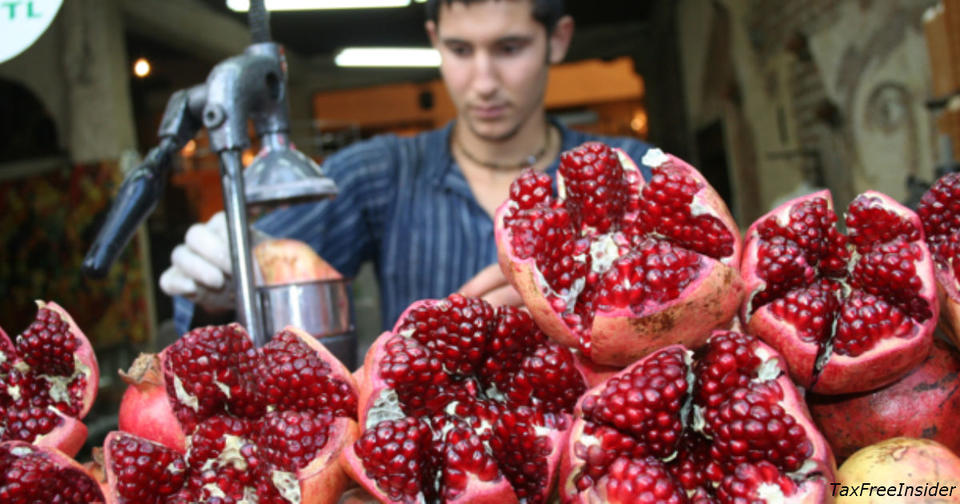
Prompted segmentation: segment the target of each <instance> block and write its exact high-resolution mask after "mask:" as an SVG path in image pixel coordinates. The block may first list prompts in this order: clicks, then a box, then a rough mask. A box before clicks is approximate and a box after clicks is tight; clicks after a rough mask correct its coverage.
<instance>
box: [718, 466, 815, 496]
mask: <svg viewBox="0 0 960 504" xmlns="http://www.w3.org/2000/svg"><path fill="white" fill-rule="evenodd" d="M763 487H766V488H763ZM774 488H775V489H776V490H771V489H774ZM796 489H797V485H796V483H794V481H793V480H791V479H790V478H788V477H786V476H784V475H782V474H781V473H780V472H779V471H778V470H777V468H776V467H774V466H773V465H772V464H770V463H768V462H759V463H756V464H749V463H744V464H740V465H738V466H737V467H736V469H734V471H733V472H732V473H731V474H729V475H727V476H725V477H724V478H723V481H722V482H721V483H720V486H719V487H718V488H717V497H718V498H719V501H720V503H721V504H727V503H730V504H740V503H750V504H752V503H755V502H769V501H768V500H766V499H764V496H770V497H773V498H774V499H776V497H775V496H776V494H777V493H779V494H780V495H782V496H784V497H789V496H792V495H793V494H794V493H795V492H796Z"/></svg>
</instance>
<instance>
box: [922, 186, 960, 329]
mask: <svg viewBox="0 0 960 504" xmlns="http://www.w3.org/2000/svg"><path fill="white" fill-rule="evenodd" d="M958 198H960V173H950V174H947V175H944V176H943V177H940V179H939V180H937V181H936V182H934V184H933V185H932V186H931V187H930V189H929V190H927V192H926V193H925V194H924V195H923V197H922V198H921V199H920V203H919V204H918V205H917V214H919V215H920V221H921V222H923V231H924V233H925V235H926V238H927V245H929V247H930V254H931V255H933V260H934V264H935V265H936V267H935V272H936V273H935V274H936V279H937V287H938V293H939V298H940V309H941V313H940V315H941V319H942V320H941V326H942V327H943V331H944V332H945V333H947V334H948V335H949V336H950V338H951V339H952V340H953V343H954V344H955V345H960V283H958V279H960V259H958V256H960V199H958Z"/></svg>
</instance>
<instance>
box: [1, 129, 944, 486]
mask: <svg viewBox="0 0 960 504" xmlns="http://www.w3.org/2000/svg"><path fill="white" fill-rule="evenodd" d="M640 162H642V163H643V164H645V165H646V166H648V167H649V168H650V169H651V172H652V177H651V178H650V180H644V179H643V177H642V176H641V175H640V173H641V172H640V170H639V169H638V167H637V165H636V164H635V162H634V160H631V159H630V158H629V157H628V156H626V155H625V154H624V153H623V152H621V151H619V150H617V149H612V148H610V147H608V146H606V145H603V144H600V143H587V144H584V145H582V146H580V147H578V148H576V149H573V150H571V151H568V152H564V153H563V154H562V156H561V160H560V166H559V170H558V174H557V180H556V185H554V182H553V181H552V180H551V178H550V177H549V176H547V175H544V174H539V173H536V172H533V171H529V170H528V171H525V172H524V173H522V174H521V175H520V176H519V177H518V178H517V180H516V181H515V182H514V183H513V185H512V186H511V189H510V196H509V198H508V200H507V201H505V202H504V203H503V205H501V206H500V208H499V209H498V211H497V214H496V217H495V239H496V241H497V245H498V252H499V262H500V266H501V268H502V269H503V272H504V274H505V276H506V277H507V279H508V281H509V282H510V283H511V284H512V285H513V286H514V287H515V288H516V289H517V290H518V291H519V293H520V295H521V297H522V299H523V304H524V306H522V307H511V306H500V307H495V306H491V305H490V304H488V303H487V302H486V301H483V300H481V299H474V298H469V297H465V296H462V295H459V294H451V295H450V296H448V297H446V298H443V299H425V300H419V301H417V302H415V303H413V304H412V305H411V306H410V307H409V308H408V309H407V310H406V311H405V312H404V313H403V314H402V315H401V316H400V318H399V319H398V320H397V321H395V324H394V325H393V329H392V330H390V331H386V332H384V333H383V334H381V335H380V336H379V338H377V340H376V341H375V342H374V344H373V345H372V346H371V347H370V350H369V351H368V353H367V355H366V358H365V361H364V364H363V366H362V368H361V369H359V370H357V371H356V372H355V373H353V374H351V372H350V371H349V370H348V369H347V368H346V367H345V366H344V365H343V364H342V363H340V362H339V361H337V359H336V358H335V357H334V356H333V355H331V354H330V353H329V352H327V350H326V349H325V348H324V347H323V346H322V345H321V344H320V343H318V342H317V340H315V339H314V338H312V337H311V336H309V335H308V334H306V333H304V332H302V331H300V330H299V329H296V328H293V327H288V328H286V329H284V330H282V331H280V332H278V333H277V334H276V335H274V337H273V339H272V340H271V341H270V342H269V343H267V344H266V345H265V346H264V347H263V348H256V347H254V346H253V344H252V343H251V340H250V338H249V336H248V334H247V333H246V331H245V330H244V328H243V327H242V326H240V325H238V324H229V325H224V326H210V327H202V328H198V329H195V330H193V331H191V332H190V333H188V334H186V335H185V336H184V337H183V338H181V339H180V340H178V341H176V342H175V343H173V344H172V345H170V346H169V347H167V348H165V349H163V350H162V351H160V352H159V353H157V354H144V355H142V356H141V357H139V358H138V359H137V360H136V362H135V363H134V365H133V366H132V367H131V368H130V369H129V370H126V371H123V372H121V375H122V377H123V378H124V379H125V380H126V381H127V382H128V383H129V387H128V389H127V391H126V393H125V395H124V398H123V401H122V403H121V405H120V410H119V430H117V431H115V432H111V433H110V434H109V435H108V436H107V438H106V440H105V442H104V445H103V448H102V452H100V453H102V457H100V458H99V459H98V463H97V464H86V465H81V464H78V463H77V462H76V461H75V460H73V459H72V458H71V457H72V456H74V455H75V454H76V453H77V452H78V450H79V449H80V447H81V445H82V444H83V443H84V441H85V439H86V429H85V428H84V427H83V424H82V423H81V420H82V418H83V417H84V415H85V414H86V413H87V411H89V409H90V406H91V404H92V402H93V400H94V397H95V395H96V384H97V381H98V377H99V370H98V368H97V362H96V359H95V357H94V354H93V350H92V348H91V346H90V344H89V342H88V341H87V340H86V338H85V337H84V335H83V333H82V332H81V331H80V329H79V328H77V327H76V325H75V324H74V323H73V320H72V319H71V318H70V316H69V314H67V312H66V311H65V310H63V308H60V307H59V306H57V305H56V304H55V303H40V306H39V311H38V314H37V317H36V321H34V322H33V323H32V324H31V325H30V327H28V328H27V329H25V330H24V331H22V332H21V333H19V334H18V335H16V336H15V337H12V338H11V337H9V336H7V334H6V333H4V332H3V331H2V330H0V378H2V379H3V384H4V385H5V386H4V387H2V388H0V502H11V503H17V504H19V503H34V502H62V503H70V504H73V503H78V504H79V503H81V502H84V503H100V502H102V503H110V504H125V503H150V504H173V503H186V502H191V503H192V502H202V503H210V504H213V503H219V504H225V503H235V504H241V503H242V504H267V503H271V504H272V503H277V504H300V503H324V504H326V503H330V504H332V503H335V502H342V503H344V504H358V503H372V502H382V503H440V502H451V503H453V502H460V503H507V504H509V503H521V502H522V503H534V504H535V503H549V502H562V503H564V504H566V503H635V502H657V503H699V504H710V503H714V504H728V503H738V504H739V503H794V502H797V503H799V502H804V503H814V502H834V500H836V501H838V502H843V501H844V499H845V498H846V494H844V493H843V492H851V491H852V490H851V489H852V488H853V487H854V485H862V484H863V482H864V481H868V482H871V483H876V484H881V483H883V482H882V481H879V479H878V478H880V477H881V476H882V477H884V478H888V479H889V478H894V479H895V478H898V477H900V476H901V475H903V478H901V479H903V481H904V483H905V485H907V486H911V485H912V486H913V487H915V488H921V487H922V488H924V489H928V487H929V484H930V482H931V481H932V479H931V478H936V477H937V476H936V475H940V476H942V477H947V476H949V477H955V476H956V477H960V476H957V475H960V457H957V455H956V453H957V451H958V450H960V427H957V426H958V425H960V424H956V423H955V422H953V421H952V417H953V416H955V415H956V414H957V413H958V412H960V394H957V393H956V392H957V388H958V387H960V382H958V374H960V353H958V351H957V348H956V346H955V345H956V344H957V342H958V341H957V338H956V335H957V334H958V333H960V329H958V326H957V324H958V323H960V308H958V307H960V294H958V293H960V280H958V279H960V175H948V176H946V177H944V178H942V179H941V180H939V181H938V182H937V183H936V184H934V186H933V187H932V188H931V190H930V191H929V192H928V193H927V194H926V195H925V196H924V198H923V199H922V201H921V203H920V205H919V207H918V209H917V211H916V212H914V211H912V210H911V209H909V208H907V207H905V206H903V205H901V204H899V203H897V202H896V201H894V200H893V199H892V198H889V197H888V196H886V195H883V194H881V193H878V192H874V191H867V192H865V193H863V194H861V195H859V196H858V197H856V198H855V199H854V200H853V201H852V202H851V203H850V204H849V205H848V206H847V207H846V209H845V211H843V212H840V211H838V210H836V209H835V208H834V205H833V201H832V199H831V195H830V193H829V192H828V191H820V192H816V193H813V194H809V195H806V196H803V197H800V198H797V199H794V200H791V201H788V202H786V203H784V204H783V205H781V206H779V207H777V208H775V209H773V210H771V211H770V212H769V213H767V214H766V215H764V216H762V217H760V218H759V219H757V220H756V221H755V222H753V223H751V224H750V225H749V226H747V227H746V229H747V231H746V233H745V234H744V235H743V236H741V233H740V228H738V226H737V224H736V223H735V222H734V220H733V218H732V217H731V215H730V212H729V211H728V210H727V207H726V205H725V204H724V202H723V201H722V200H721V198H720V197H719V196H718V195H717V193H716V192H715V191H714V190H713V188H711V187H710V185H709V184H708V183H707V182H706V180H705V179H704V177H703V176H701V175H700V174H699V173H698V172H697V170H696V169H694V168H693V167H691V166H690V165H688V164H687V163H685V162H684V161H683V160H681V159H678V158H677V157H675V156H671V155H669V154H664V153H662V152H660V151H658V150H655V149H654V150H651V151H650V152H649V153H648V154H647V155H646V156H644V158H643V159H642V160H640ZM255 253H256V255H257V258H258V264H259V266H260V269H259V270H258V271H259V272H258V275H259V277H258V278H259V279H260V281H261V282H265V283H289V282H295V281H298V280H303V279H311V280H316V279H320V278H325V279H329V278H337V277H339V274H338V273H337V272H336V271H334V270H332V268H330V267H329V265H327V264H326V263H325V262H323V260H322V259H321V258H319V257H317V256H316V255H315V254H314V253H313V252H312V250H310V249H309V247H307V246H306V245H305V244H302V243H299V242H293V241H291V240H271V241H269V242H266V243H265V244H263V245H262V246H260V247H258V248H257V250H256V251H255ZM938 323H939V327H940V329H941V330H942V332H937V331H936V329H937V327H938ZM837 462H842V463H843V464H842V466H841V468H840V470H839V471H838V469H837ZM941 479H942V478H941ZM874 480H876V481H874ZM858 488H860V487H858ZM958 496H960V492H958ZM903 502H908V500H904V501H903ZM918 502H922V501H918Z"/></svg>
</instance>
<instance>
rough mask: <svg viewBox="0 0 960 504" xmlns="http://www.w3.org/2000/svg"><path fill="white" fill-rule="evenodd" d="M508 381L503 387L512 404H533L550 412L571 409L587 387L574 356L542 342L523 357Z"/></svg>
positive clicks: (563, 349) (553, 345)
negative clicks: (506, 385)
mask: <svg viewBox="0 0 960 504" xmlns="http://www.w3.org/2000/svg"><path fill="white" fill-rule="evenodd" d="M511 382H512V383H511V384H510V385H509V388H507V389H506V390H507V391H508V392H507V394H508V396H509V397H510V398H511V399H512V401H513V402H514V403H515V404H527V403H536V404H537V405H539V406H540V407H541V408H542V410H543V411H548V412H552V413H563V412H569V411H571V410H573V405H574V404H575V403H576V402H577V399H579V398H580V394H582V393H583V391H584V390H586V388H587V387H586V384H585V383H584V382H583V378H581V377H580V374H579V372H578V371H577V369H576V364H575V362H574V358H573V355H572V354H571V353H570V351H569V350H567V349H566V348H564V347H561V346H560V345H557V344H556V343H544V344H541V345H540V346H538V347H536V350H534V351H533V353H532V354H530V355H527V356H526V357H524V358H523V360H522V362H521V365H520V369H519V370H518V371H517V372H516V373H515V374H514V375H513V377H512V380H511ZM531 399H533V401H531Z"/></svg>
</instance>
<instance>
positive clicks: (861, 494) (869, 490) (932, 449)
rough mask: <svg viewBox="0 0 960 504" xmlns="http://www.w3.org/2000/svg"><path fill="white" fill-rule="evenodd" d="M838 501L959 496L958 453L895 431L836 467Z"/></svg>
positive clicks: (906, 503)
mask: <svg viewBox="0 0 960 504" xmlns="http://www.w3.org/2000/svg"><path fill="white" fill-rule="evenodd" d="M837 479H838V481H837V482H836V483H832V484H831V488H832V489H831V494H832V495H834V496H836V497H837V503H853V502H858V503H872V504H881V503H890V502H896V503H898V504H927V503H938V504H946V503H950V502H960V488H958V484H960V457H957V455H956V454H955V453H953V452H951V451H950V450H949V449H948V448H947V447H945V446H943V445H942V444H940V443H937V442H936V441H932V440H929V439H914V438H907V437H897V438H891V439H887V440H884V441H881V442H879V443H876V444H872V445H870V446H867V447H864V448H861V449H860V450H858V451H857V452H856V453H854V454H853V455H852V456H850V458H848V459H847V461H846V462H844V463H843V464H842V465H841V466H840V469H839V470H838V471H837Z"/></svg>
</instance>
